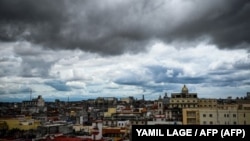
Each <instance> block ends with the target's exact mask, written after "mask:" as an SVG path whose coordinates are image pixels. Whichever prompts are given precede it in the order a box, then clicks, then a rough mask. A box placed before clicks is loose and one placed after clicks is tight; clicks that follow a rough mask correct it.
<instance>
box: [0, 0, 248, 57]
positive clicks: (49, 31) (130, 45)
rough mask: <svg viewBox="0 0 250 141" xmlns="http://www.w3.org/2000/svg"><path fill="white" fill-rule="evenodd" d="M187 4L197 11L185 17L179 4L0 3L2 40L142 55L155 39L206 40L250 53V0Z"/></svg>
mask: <svg viewBox="0 0 250 141" xmlns="http://www.w3.org/2000/svg"><path fill="white" fill-rule="evenodd" d="M187 2H188V3H190V5H191V8H190V9H193V11H191V12H190V9H188V10H189V11H187V12H186V13H188V12H189V14H187V15H186V16H187V17H182V16H183V15H181V14H185V9H184V10H183V12H179V13H178V12H172V11H174V6H175V5H170V4H169V3H168V1H162V0H156V1H154V2H152V1H147V0H139V1H113V2H111V1H96V0H90V1H88V0H87V1H82V0H53V1H51V0H38V1H34V0H22V1H10V0H0V32H1V34H0V40H1V41H16V40H28V41H30V42H32V43H35V44H41V45H43V46H44V47H49V48H54V49H60V48H64V49H76V48H80V49H82V50H84V51H90V52H97V53H100V54H122V53H124V52H132V53H135V52H139V51H141V50H143V49H144V48H145V47H146V46H147V45H148V43H151V41H152V40H154V39H158V40H162V41H165V42H171V41H191V42H192V41H193V40H196V39H199V38H200V37H203V36H206V37H208V38H210V39H211V43H213V44H216V45H218V47H220V48H225V49H226V48H228V49H237V48H247V49H249V42H250V32H249V30H248V28H249V25H250V19H249V18H248V13H250V11H249V9H250V4H249V3H250V2H249V1H248V0H241V1H238V0H226V1H216V0H212V1H209V2H206V3H205V4H204V2H198V1H195V0H189V1H185V2H183V3H184V4H185V3H187ZM183 3H177V4H176V6H177V7H178V6H179V5H182V4H183ZM171 4H172V3H171ZM171 8H172V9H171ZM180 17H182V18H180ZM176 19H180V20H179V21H178V20H176Z"/></svg>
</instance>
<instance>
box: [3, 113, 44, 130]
mask: <svg viewBox="0 0 250 141" xmlns="http://www.w3.org/2000/svg"><path fill="white" fill-rule="evenodd" d="M0 122H3V123H6V124H7V126H8V129H9V130H11V129H16V128H17V129H20V130H30V129H37V127H38V126H40V121H39V120H35V119H32V118H31V117H24V116H22V117H17V118H9V119H0Z"/></svg>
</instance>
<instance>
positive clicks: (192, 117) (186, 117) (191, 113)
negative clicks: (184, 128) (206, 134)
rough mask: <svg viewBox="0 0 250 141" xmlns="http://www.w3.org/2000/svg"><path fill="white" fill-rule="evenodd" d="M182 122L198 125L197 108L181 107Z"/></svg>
mask: <svg viewBox="0 0 250 141" xmlns="http://www.w3.org/2000/svg"><path fill="white" fill-rule="evenodd" d="M182 117H183V118H182V124H184V125H199V124H200V117H199V109H196V108H183V109H182Z"/></svg>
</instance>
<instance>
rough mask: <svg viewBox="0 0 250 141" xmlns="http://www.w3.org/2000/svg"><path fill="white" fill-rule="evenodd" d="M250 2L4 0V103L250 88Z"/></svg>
mask: <svg viewBox="0 0 250 141" xmlns="http://www.w3.org/2000/svg"><path fill="white" fill-rule="evenodd" d="M249 4H250V2H249V1H247V0H246V1H245V0H243V1H237V0H221V1H217V0H211V1H195V0H190V1H183V0H176V1H162V0H155V1H146V0H139V1H133V0H128V1H113V0H104V1H96V0H90V1H88V0H87V1H81V0H76V1H68V0H60V1H58V0H55V1H49V0H41V1H36V2H34V1H32V0H23V1H9V0H1V1H0V31H1V35H0V68H1V69H0V102H8V101H10V102H12V101H14V102H15V101H16V102H17V101H19V102H21V101H23V100H29V99H30V94H32V97H37V96H38V95H42V96H43V98H44V99H45V100H50V99H52V100H54V99H60V100H67V99H68V98H70V100H78V99H80V100H81V99H89V98H96V97H128V96H133V97H135V98H141V97H142V96H143V95H144V96H145V98H146V99H157V98H158V97H159V95H162V96H163V95H164V94H165V93H167V94H168V95H169V96H170V95H171V93H174V92H180V90H181V88H182V86H183V85H184V84H185V85H186V86H187V87H188V89H189V91H190V92H195V93H197V94H198V97H199V98H227V97H229V96H231V97H233V98H236V97H245V96H246V93H247V92H249V91H250V77H249V76H250V46H249V43H250V32H249V31H248V29H249V25H250V21H249V18H248V13H249V12H250V6H249Z"/></svg>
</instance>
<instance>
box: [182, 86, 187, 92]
mask: <svg viewBox="0 0 250 141" xmlns="http://www.w3.org/2000/svg"><path fill="white" fill-rule="evenodd" d="M181 92H182V93H188V88H187V87H186V85H184V86H183V87H182V89H181Z"/></svg>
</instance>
